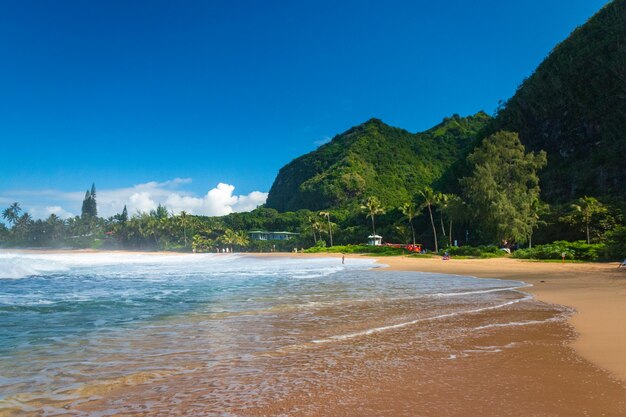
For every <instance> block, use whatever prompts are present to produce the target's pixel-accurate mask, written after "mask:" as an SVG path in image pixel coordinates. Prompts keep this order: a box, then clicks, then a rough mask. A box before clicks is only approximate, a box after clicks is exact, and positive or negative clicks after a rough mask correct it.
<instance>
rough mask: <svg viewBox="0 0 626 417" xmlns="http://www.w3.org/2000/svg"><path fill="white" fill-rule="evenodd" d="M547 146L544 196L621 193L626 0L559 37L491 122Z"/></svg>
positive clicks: (625, 169)
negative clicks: (545, 56)
mask: <svg viewBox="0 0 626 417" xmlns="http://www.w3.org/2000/svg"><path fill="white" fill-rule="evenodd" d="M489 130H490V131H496V130H511V131H516V132H519V135H520V139H521V140H522V142H523V143H524V145H525V146H526V148H527V150H533V151H538V150H541V149H543V150H545V151H546V152H547V153H548V166H547V168H546V169H545V170H543V172H542V174H541V179H542V185H541V188H542V195H543V197H544V199H546V200H548V201H549V202H558V201H569V200H572V199H574V198H576V197H579V196H582V195H595V196H602V195H617V196H620V197H626V186H625V183H626V181H625V180H626V0H615V1H613V2H611V3H609V4H608V5H607V6H605V7H604V8H603V9H601V10H600V11H599V12H598V13H597V14H596V15H595V16H593V17H592V18H591V19H590V20H589V21H588V22H587V23H586V24H585V25H583V26H581V27H579V28H578V29H576V30H575V31H574V32H573V33H572V34H571V35H570V36H569V37H568V38H567V39H566V40H565V41H563V42H562V43H561V44H559V45H558V46H557V47H556V48H554V50H553V51H552V53H550V55H549V56H548V57H547V58H546V59H545V60H544V61H543V63H542V64H541V65H539V67H538V68H537V69H536V71H535V72H534V73H533V74H532V75H531V76H530V77H529V78H528V79H527V80H525V81H524V82H523V83H522V85H521V86H520V87H519V89H518V90H517V93H516V94H515V95H514V96H513V97H512V98H511V99H510V100H509V101H508V102H507V103H506V104H505V105H504V107H503V108H502V109H501V110H500V111H499V113H498V115H497V117H496V119H495V121H494V123H493V124H492V126H491V127H490V129H489Z"/></svg>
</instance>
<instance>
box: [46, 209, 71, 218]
mask: <svg viewBox="0 0 626 417" xmlns="http://www.w3.org/2000/svg"><path fill="white" fill-rule="evenodd" d="M46 212H47V213H48V216H49V215H51V214H56V215H57V216H58V217H60V218H62V219H69V218H70V217H74V214H72V213H70V212H69V211H65V210H63V207H61V206H46Z"/></svg>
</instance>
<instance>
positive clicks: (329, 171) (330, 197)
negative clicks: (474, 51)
mask: <svg viewBox="0 0 626 417" xmlns="http://www.w3.org/2000/svg"><path fill="white" fill-rule="evenodd" d="M489 121H490V117H489V116H488V115H487V114H485V113H483V112H480V113H477V114H476V115H474V116H470V117H460V116H458V115H455V116H453V117H450V118H446V119H444V121H443V122H442V123H441V124H439V125H437V126H435V127H434V128H432V129H430V130H428V131H426V132H423V133H417V134H412V133H409V132H407V131H406V130H404V129H399V128H396V127H391V126H388V125H386V124H385V123H383V122H382V121H380V120H378V119H371V120H369V121H367V122H365V123H363V124H361V125H359V126H356V127H353V128H352V129H350V130H348V131H346V132H344V133H342V134H340V135H338V136H335V137H334V138H333V139H332V141H330V142H329V143H327V144H325V145H322V146H320V147H319V148H318V149H317V150H315V151H313V152H310V153H308V154H306V155H303V156H301V157H299V158H296V159H294V160H293V161H291V162H290V163H289V164H287V165H285V166H284V167H283V168H281V170H280V171H279V173H278V176H277V177H276V180H275V181H274V184H273V185H272V188H271V189H270V192H269V196H268V198H267V203H266V206H267V207H269V208H274V209H277V210H279V211H295V210H299V209H310V210H320V209H326V208H330V207H345V206H349V205H354V204H357V203H358V202H360V201H361V200H363V199H364V198H365V197H367V196H370V195H375V196H377V197H378V198H379V199H380V200H381V201H382V202H384V204H385V205H387V206H399V205H400V204H402V203H403V202H405V201H410V200H412V199H413V198H414V196H415V194H416V193H417V192H418V191H419V190H421V189H423V187H424V186H427V185H428V186H430V185H432V184H433V183H435V182H436V181H438V180H441V179H442V178H443V177H445V176H446V172H447V171H449V170H451V169H453V168H454V166H455V163H457V162H458V161H459V160H461V159H462V158H463V157H464V156H465V155H466V154H467V152H468V150H469V149H470V148H471V147H472V146H473V144H474V142H475V138H476V136H477V135H478V133H479V132H480V130H481V129H483V128H484V127H485V126H486V124H487V123H488V122H489Z"/></svg>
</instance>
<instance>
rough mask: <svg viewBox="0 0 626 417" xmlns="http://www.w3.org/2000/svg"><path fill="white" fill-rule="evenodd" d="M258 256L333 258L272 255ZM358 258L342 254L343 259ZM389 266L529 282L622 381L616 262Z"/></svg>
mask: <svg viewBox="0 0 626 417" xmlns="http://www.w3.org/2000/svg"><path fill="white" fill-rule="evenodd" d="M260 256H309V257H316V256H333V257H338V258H340V257H341V255H335V254H329V255H326V254H322V255H319V254H299V255H295V254H291V255H285V254H275V255H274V254H272V255H268V254H265V255H260ZM351 257H359V255H347V256H346V258H347V259H349V258H351ZM377 259H378V262H379V263H381V264H385V265H388V267H389V269H390V270H396V271H421V272H435V273H442V274H458V275H467V276H475V277H478V278H502V279H511V280H519V281H524V282H527V283H529V284H531V285H532V287H528V288H526V289H525V291H527V292H529V293H531V294H533V295H534V296H535V297H536V298H537V299H538V300H540V301H544V302H546V303H552V304H559V305H563V306H567V307H571V308H573V309H574V310H575V313H574V314H572V315H571V317H570V319H569V322H570V323H571V324H572V326H573V327H574V329H575V331H576V333H577V335H576V338H575V339H574V341H573V342H572V343H571V346H572V347H573V348H574V349H575V350H576V352H577V353H578V354H580V356H582V357H583V358H585V359H587V360H589V361H590V362H592V363H594V364H595V365H597V366H599V367H601V368H603V369H605V370H607V371H609V372H610V373H611V374H612V375H613V376H615V377H616V378H618V379H620V380H621V381H622V382H626V325H624V323H626V270H623V269H618V268H617V267H618V263H616V262H614V263H572V262H566V263H560V262H534V261H525V260H518V259H511V258H496V259H460V260H457V259H451V260H449V261H442V260H441V258H439V257H435V258H411V257H404V256H386V257H379V258H377Z"/></svg>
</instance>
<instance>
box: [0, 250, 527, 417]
mask: <svg viewBox="0 0 626 417" xmlns="http://www.w3.org/2000/svg"><path fill="white" fill-rule="evenodd" d="M373 266H374V262H373V261H370V260H367V259H347V260H346V264H341V260H340V259H337V258H320V259H313V258H304V257H303V258H258V257H251V256H239V255H221V254H207V255H170V256H168V255H156V254H155V255H151V254H145V255H143V254H142V255H139V254H138V255H128V254H12V253H0V411H1V410H3V409H11V410H15V409H18V410H22V411H24V412H34V411H39V410H47V411H46V412H47V413H49V414H54V413H55V410H58V409H57V408H55V407H58V403H68V402H70V403H71V404H79V403H80V402H81V401H85V400H88V399H89V398H90V395H91V394H89V392H90V391H89V390H86V388H85V387H90V386H94V385H97V384H102V383H103V381H104V382H107V381H108V382H109V383H111V384H115V383H118V382H119V381H125V382H126V383H128V381H130V380H133V381H134V380H137V381H140V382H145V381H149V380H159V379H163V378H167V377H168V376H171V375H180V374H181V373H185V372H192V371H196V370H198V369H208V370H211V371H212V372H214V373H215V375H220V378H221V380H222V381H223V380H229V381H231V382H230V383H231V384H237V383H238V381H239V380H242V378H243V376H242V375H246V371H244V370H245V369H254V366H252V364H254V363H255V362H254V361H256V360H258V359H257V358H258V357H259V355H267V354H275V353H276V352H288V351H290V349H306V348H314V347H315V346H316V345H321V344H328V343H335V342H336V343H340V342H342V341H345V340H350V339H354V338H359V337H362V336H367V335H371V334H374V333H378V332H385V331H397V330H401V329H403V328H405V327H410V326H412V325H415V324H416V323H422V322H433V321H436V320H437V319H443V318H446V319H447V318H450V317H453V316H456V315H463V314H468V313H470V314H471V313H476V312H481V311H486V310H492V309H501V308H507V307H508V306H511V305H513V304H517V303H522V302H525V301H528V300H529V299H530V297H529V296H528V295H526V294H524V293H522V292H521V291H520V290H519V288H521V287H523V286H524V284H523V283H520V282H515V281H502V280H489V279H482V280H479V279H475V278H471V277H460V276H452V275H450V276H446V275H437V274H424V273H400V272H385V271H380V270H377V271H373V270H369V268H371V267H373ZM482 325H483V326H490V325H491V323H482ZM422 327H423V326H422ZM250 372H252V371H250ZM125 378H126V379H125ZM129 378H131V379H129ZM133 378H134V379H133Z"/></svg>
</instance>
